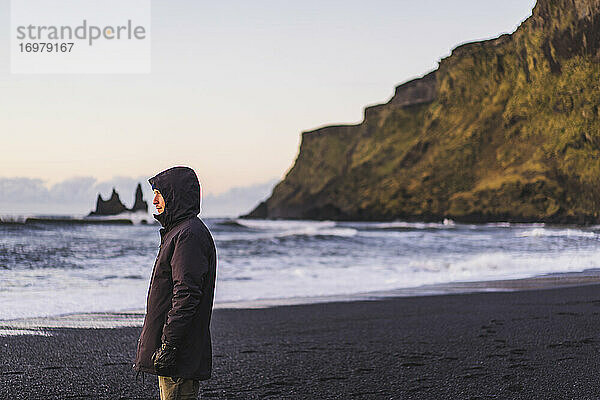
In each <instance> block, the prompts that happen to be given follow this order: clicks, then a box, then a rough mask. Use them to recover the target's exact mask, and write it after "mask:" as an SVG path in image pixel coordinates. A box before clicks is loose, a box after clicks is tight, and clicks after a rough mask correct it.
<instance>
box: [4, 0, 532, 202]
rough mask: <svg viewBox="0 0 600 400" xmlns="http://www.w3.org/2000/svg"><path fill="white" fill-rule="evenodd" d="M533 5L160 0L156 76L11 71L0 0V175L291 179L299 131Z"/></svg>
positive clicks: (492, 31) (510, 24) (379, 97)
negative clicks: (182, 173) (187, 171)
mask: <svg viewBox="0 0 600 400" xmlns="http://www.w3.org/2000/svg"><path fill="white" fill-rule="evenodd" d="M17 1H18V0H17ZM82 1H84V0H82ZM534 3H535V2H534V1H532V0H526V1H523V0H520V1H517V0H506V1H502V2H498V1H492V0H458V1H452V2H449V1H427V0H424V1H418V2H415V1H401V0H395V1H383V0H372V1H370V2H365V1H349V0H344V1H324V0H319V1H316V0H303V1H296V2H287V1H286V2H284V1H260V0H257V1H253V2H249V1H247V0H246V1H241V0H239V1H221V2H212V1H211V2H206V1H198V0H194V1H192V0H185V1H184V0H171V1H153V2H152V27H151V30H152V73H151V74H146V75H106V74H105V75H11V74H10V70H9V67H10V62H9V59H8V53H9V42H8V34H9V33H8V29H9V28H8V27H9V26H10V18H9V16H10V13H9V6H10V1H9V0H0V27H2V28H0V48H2V49H3V50H2V53H0V54H4V57H2V58H0V134H1V143H2V157H0V178H14V177H22V178H39V179H42V180H43V181H45V182H46V183H47V184H54V183H58V182H61V181H63V180H66V179H71V178H74V177H94V178H96V179H99V180H109V179H111V178H112V177H115V176H131V177H137V176H152V175H154V174H155V173H156V172H159V171H160V170H162V169H165V168H168V167H170V166H173V165H188V166H191V167H193V168H194V169H196V171H197V172H198V175H199V177H200V178H201V181H202V185H203V189H204V191H205V193H211V194H218V193H222V192H224V191H226V190H227V189H230V188H232V187H237V186H248V185H252V184H257V183H262V182H267V181H269V180H272V179H273V178H276V179H277V178H281V177H283V176H284V174H285V172H286V171H287V170H288V169H289V168H290V166H291V165H292V163H293V161H294V159H295V157H296V154H297V151H298V145H299V140H300V133H301V132H302V131H306V130H311V129H314V128H316V127H319V126H323V125H329V124H337V123H357V122H360V120H361V119H362V112H363V108H364V107H365V106H366V105H369V104H374V103H382V102H385V101H387V100H388V99H389V98H390V96H391V95H392V94H393V91H394V87H395V86H396V85H398V84H399V83H401V82H404V81H406V80H409V79H412V78H414V77H418V76H422V75H424V74H425V73H427V72H429V71H431V70H433V69H435V68H436V67H437V62H438V61H439V60H440V59H441V58H443V57H446V56H448V55H449V54H450V51H451V49H452V48H454V47H456V46H457V45H459V44H461V43H464V42H468V41H474V40H478V39H485V38H492V37H496V36H498V35H500V34H502V33H506V32H508V33H510V32H513V31H514V30H515V29H516V27H517V26H518V25H519V23H520V22H521V21H522V20H524V19H525V18H526V17H528V16H529V15H530V14H531V9H532V8H533V6H534Z"/></svg>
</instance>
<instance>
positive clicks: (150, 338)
mask: <svg viewBox="0 0 600 400" xmlns="http://www.w3.org/2000/svg"><path fill="white" fill-rule="evenodd" d="M149 182H150V184H151V185H152V188H153V189H157V190H159V191H160V193H161V194H162V196H163V198H164V199H165V209H164V212H162V213H161V214H159V215H155V216H154V217H155V218H156V219H157V220H158V221H159V222H160V223H161V225H162V226H163V228H162V229H161V230H160V236H161V240H160V249H159V251H158V256H157V257H156V261H155V263H154V270H153V272H152V278H151V281H150V289H149V291H148V299H147V304H146V317H145V318H144V326H143V328H142V334H141V336H140V340H139V341H138V347H137V355H136V359H135V364H134V369H135V370H137V371H140V372H148V373H151V374H156V371H155V369H154V365H153V363H152V354H153V353H154V351H155V350H156V349H157V348H159V347H160V346H161V343H162V342H167V343H169V344H170V345H172V346H174V347H176V348H177V367H176V371H175V373H174V374H173V377H178V378H186V379H197V380H205V379H208V378H210V376H211V369H212V348H211V339H210V317H211V313H212V305H213V296H214V289H215V275H216V262H217V256H216V251H215V245H214V242H213V239H212V236H211V234H210V232H209V231H208V228H206V226H205V225H204V223H203V222H202V221H201V220H200V219H199V218H198V217H197V215H198V214H199V213H200V184H199V183H198V178H197V177H196V174H195V172H194V171H193V170H192V169H190V168H187V167H175V168H171V169H168V170H166V171H163V172H161V173H160V174H158V175H156V176H155V177H154V178H151V179H149Z"/></svg>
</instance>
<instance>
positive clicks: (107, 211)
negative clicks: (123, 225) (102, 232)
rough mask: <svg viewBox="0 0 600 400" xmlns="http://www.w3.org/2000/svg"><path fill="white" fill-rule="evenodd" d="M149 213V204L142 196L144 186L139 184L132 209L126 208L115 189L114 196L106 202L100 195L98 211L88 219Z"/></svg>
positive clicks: (93, 212)
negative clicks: (139, 212)
mask: <svg viewBox="0 0 600 400" xmlns="http://www.w3.org/2000/svg"><path fill="white" fill-rule="evenodd" d="M138 211H143V212H145V213H147V212H148V203H147V202H146V201H145V200H144V196H143V194H142V185H141V184H139V183H138V185H137V188H136V189H135V199H134V203H133V207H132V208H127V207H125V204H123V202H122V201H121V199H120V198H119V194H118V193H117V191H116V190H115V188H113V190H112V194H111V195H110V198H109V199H108V200H104V199H103V198H102V196H101V195H100V194H98V199H97V200H96V210H95V211H92V212H90V213H89V214H88V217H98V216H109V215H119V214H121V213H123V212H138Z"/></svg>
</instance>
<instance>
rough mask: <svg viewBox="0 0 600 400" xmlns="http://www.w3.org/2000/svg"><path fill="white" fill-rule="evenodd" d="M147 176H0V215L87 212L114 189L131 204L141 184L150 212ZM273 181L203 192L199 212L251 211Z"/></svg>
mask: <svg viewBox="0 0 600 400" xmlns="http://www.w3.org/2000/svg"><path fill="white" fill-rule="evenodd" d="M146 179H147V178H146V177H137V178H134V177H115V178H113V179H110V180H107V181H98V180H97V179H96V178H93V177H89V176H88V177H76V178H71V179H66V180H64V181H61V182H58V183H56V184H54V185H47V184H46V183H45V182H44V181H43V180H41V179H32V178H0V215H5V214H25V215H29V214H43V215H49V214H57V215H63V214H65V215H86V214H87V213H89V212H90V211H92V210H93V209H95V207H96V198H97V196H98V194H100V195H101V196H102V197H103V198H104V199H107V198H108V197H109V196H110V194H111V192H112V189H113V188H115V189H116V191H117V193H119V197H120V198H121V201H122V202H123V203H124V204H125V205H126V206H127V207H131V206H133V201H134V194H135V188H136V186H137V184H138V183H141V184H142V192H143V194H144V200H146V201H147V202H148V205H149V211H150V212H152V210H153V208H152V204H151V203H152V196H153V194H152V188H151V187H150V185H148V184H146V183H147V180H146ZM276 182H277V181H276V180H270V181H268V182H266V183H262V184H257V185H251V186H247V187H237V188H233V189H230V190H228V191H227V192H225V193H222V194H220V195H205V196H203V199H202V215H203V216H207V217H216V216H228V217H229V216H230V217H235V216H238V215H241V214H243V213H246V212H248V211H250V210H251V209H252V208H253V207H254V206H256V205H257V204H258V203H259V202H260V201H262V200H264V199H265V198H266V197H267V196H268V195H269V194H270V193H271V190H272V189H273V186H274V185H275V183H276Z"/></svg>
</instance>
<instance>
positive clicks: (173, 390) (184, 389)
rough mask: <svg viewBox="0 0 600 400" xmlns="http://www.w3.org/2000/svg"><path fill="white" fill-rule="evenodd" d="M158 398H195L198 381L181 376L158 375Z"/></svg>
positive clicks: (168, 399) (166, 399)
mask: <svg viewBox="0 0 600 400" xmlns="http://www.w3.org/2000/svg"><path fill="white" fill-rule="evenodd" d="M158 388H159V389H160V400H196V399H197V398H198V391H199V390H200V381H194V380H192V379H183V378H171V377H168V376H159V377H158Z"/></svg>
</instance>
